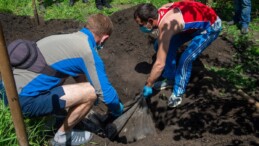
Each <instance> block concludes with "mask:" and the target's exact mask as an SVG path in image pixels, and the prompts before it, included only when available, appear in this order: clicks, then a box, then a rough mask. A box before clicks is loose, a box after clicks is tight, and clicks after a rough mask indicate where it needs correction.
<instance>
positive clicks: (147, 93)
mask: <svg viewBox="0 0 259 146" xmlns="http://www.w3.org/2000/svg"><path fill="white" fill-rule="evenodd" d="M142 93H143V96H144V97H145V98H146V99H147V98H148V97H150V96H151V95H152V94H153V89H152V87H149V86H144V88H143V91H142Z"/></svg>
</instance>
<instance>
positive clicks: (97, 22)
mask: <svg viewBox="0 0 259 146" xmlns="http://www.w3.org/2000/svg"><path fill="white" fill-rule="evenodd" d="M85 27H86V28H88V29H89V30H90V31H91V32H92V33H94V34H95V35H97V36H102V35H111V33H112V30H113V23H112V21H111V19H110V18H109V17H108V16H105V15H103V14H93V15H91V16H89V17H88V20H87V22H86V25H85Z"/></svg>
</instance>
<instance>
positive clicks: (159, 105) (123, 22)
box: [0, 7, 259, 146]
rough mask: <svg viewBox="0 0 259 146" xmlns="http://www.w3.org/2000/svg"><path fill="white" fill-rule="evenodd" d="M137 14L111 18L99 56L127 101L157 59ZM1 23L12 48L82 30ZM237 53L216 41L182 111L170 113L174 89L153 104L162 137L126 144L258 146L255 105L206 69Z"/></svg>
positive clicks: (71, 24) (56, 23)
mask: <svg viewBox="0 0 259 146" xmlns="http://www.w3.org/2000/svg"><path fill="white" fill-rule="evenodd" d="M134 9H135V8H134V7H133V8H130V9H126V10H123V11H120V12H117V13H114V14H113V15H112V16H111V19H112V21H113V22H114V26H115V30H114V32H113V34H112V36H111V37H110V39H109V40H108V41H107V43H106V44H105V49H103V50H101V52H100V55H101V57H102V58H103V60H104V62H105V65H106V70H107V74H108V77H109V79H110V81H111V83H112V84H113V85H114V87H115V88H116V89H117V91H118V93H119V95H120V98H121V99H122V101H123V102H126V101H128V100H129V99H131V98H133V97H135V95H137V94H138V93H140V92H141V90H142V87H143V85H144V83H145V80H146V78H147V76H148V74H149V72H150V70H151V67H152V63H153V62H154V59H155V56H154V51H153V48H152V44H149V43H148V37H147V36H146V35H144V34H143V33H141V32H140V31H139V29H138V26H137V25H136V24H135V22H134V20H133V18H132V17H133V12H134ZM0 20H1V23H2V25H3V29H4V35H5V39H6V43H7V44H9V43H10V42H11V41H13V40H15V39H18V38H24V39H30V40H34V41H36V40H38V39H41V38H43V37H45V36H49V35H52V34H60V33H69V32H73V31H77V30H79V29H80V28H81V27H82V26H83V24H82V23H80V22H76V21H72V20H51V21H48V22H45V25H38V26H37V25H36V24H35V22H34V20H33V19H31V18H29V17H24V16H14V15H11V14H0ZM234 54H235V49H234V48H233V47H232V45H231V44H229V43H228V42H226V41H224V40H223V39H222V38H220V37H219V38H218V39H217V40H216V41H215V42H213V43H212V45H211V46H210V47H208V48H207V49H206V50H205V51H204V52H203V53H202V55H201V56H200V57H199V58H198V59H197V60H196V61H195V62H194V64H193V72H192V78H191V80H190V83H189V85H188V87H187V91H186V94H185V95H184V99H183V102H182V104H181V105H180V106H179V107H177V108H175V109H168V108H167V106H166V105H167V103H166V102H167V100H166V99H165V97H167V96H169V95H170V94H171V91H170V90H165V91H161V92H158V93H156V94H155V95H154V96H153V97H152V98H151V100H150V101H149V106H150V109H151V111H152V114H153V118H154V122H155V124H156V128H157V132H158V135H156V136H149V137H147V138H146V139H143V140H141V141H137V142H135V143H131V144H127V145H132V146H133V145H134V146H142V145H147V146H169V145H192V146H194V145H206V146H207V145H259V140H258V137H259V124H258V123H259V114H258V113H259V112H258V111H257V108H256V105H255V103H256V102H255V101H254V100H253V99H252V98H251V97H250V96H244V94H240V93H243V92H240V91H238V90H237V89H236V88H235V87H233V86H231V84H229V83H228V81H227V80H225V79H223V78H220V77H219V76H217V75H216V74H213V73H212V72H209V71H208V70H206V68H205V66H211V65H213V66H218V67H222V66H224V67H231V65H232V64H233V61H232V58H233V55H234ZM256 96H259V95H256ZM93 141H94V142H96V143H98V144H100V145H110V146H119V145H124V144H122V143H120V142H118V141H113V142H112V141H109V140H108V139H105V138H101V137H98V136H95V137H94V139H93Z"/></svg>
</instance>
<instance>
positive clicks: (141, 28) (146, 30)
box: [139, 26, 153, 33]
mask: <svg viewBox="0 0 259 146" xmlns="http://www.w3.org/2000/svg"><path fill="white" fill-rule="evenodd" d="M139 29H140V31H142V32H144V33H151V32H152V31H153V29H150V28H147V27H145V26H140V27H139Z"/></svg>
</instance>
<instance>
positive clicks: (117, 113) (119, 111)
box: [111, 102, 124, 117]
mask: <svg viewBox="0 0 259 146" xmlns="http://www.w3.org/2000/svg"><path fill="white" fill-rule="evenodd" d="M123 109H124V105H123V104H122V103H121V102H120V103H119V107H118V108H116V110H113V111H111V114H112V116H114V117H119V116H120V115H122V113H123Z"/></svg>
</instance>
